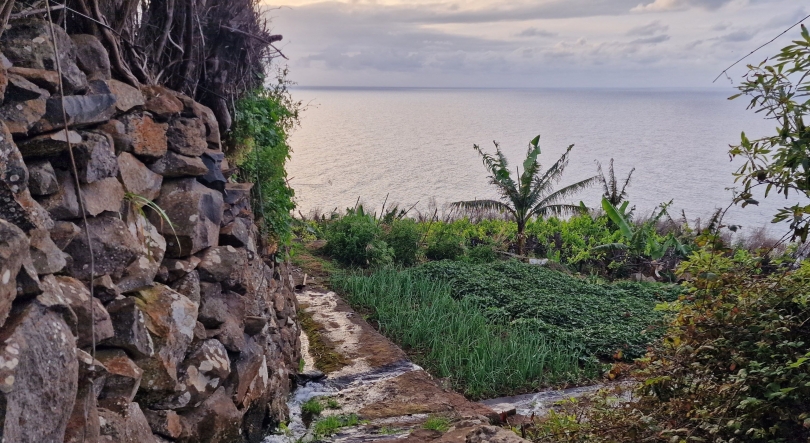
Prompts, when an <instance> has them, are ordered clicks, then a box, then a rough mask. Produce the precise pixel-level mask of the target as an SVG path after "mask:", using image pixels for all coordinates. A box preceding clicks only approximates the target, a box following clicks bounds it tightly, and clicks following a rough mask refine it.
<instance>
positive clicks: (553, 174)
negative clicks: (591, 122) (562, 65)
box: [452, 135, 599, 255]
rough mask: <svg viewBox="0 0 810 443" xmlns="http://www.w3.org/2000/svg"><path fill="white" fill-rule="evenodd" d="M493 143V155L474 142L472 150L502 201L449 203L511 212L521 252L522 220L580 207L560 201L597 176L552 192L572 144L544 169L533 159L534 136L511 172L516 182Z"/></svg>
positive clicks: (536, 149)
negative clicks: (481, 162)
mask: <svg viewBox="0 0 810 443" xmlns="http://www.w3.org/2000/svg"><path fill="white" fill-rule="evenodd" d="M494 143H495V156H492V155H490V154H487V153H486V152H484V151H483V150H482V149H481V147H479V146H478V145H473V149H475V151H476V152H478V154H479V155H480V156H481V158H482V160H483V162H484V166H485V167H486V168H487V171H489V173H490V174H491V175H490V176H489V182H490V183H491V184H492V185H494V186H495V187H496V188H498V192H499V193H500V194H501V200H502V201H498V200H472V201H460V202H455V203H453V204H452V206H453V207H456V208H463V209H484V210H491V209H496V210H499V211H502V212H507V213H509V214H511V215H512V217H514V219H515V222H516V223H517V252H518V254H520V255H523V249H524V245H525V244H526V235H525V233H524V231H525V230H526V223H527V222H528V221H529V220H531V219H532V218H534V217H546V216H548V215H565V214H571V213H574V212H578V211H581V210H582V207H581V206H578V205H571V204H566V203H563V202H564V201H565V199H567V198H568V197H570V196H572V195H574V194H576V193H577V192H579V191H581V190H583V189H585V188H587V187H589V186H591V185H593V184H595V183H596V182H597V180H598V179H599V178H598V177H596V176H594V177H591V178H587V179H585V180H582V181H580V182H577V183H574V184H572V185H569V186H566V187H564V188H562V189H560V190H558V191H555V190H554V185H555V184H556V183H557V182H559V181H560V178H561V177H562V173H563V171H564V170H565V167H566V166H568V156H569V154H570V152H571V149H573V148H574V145H571V146H569V147H568V149H566V151H565V153H564V154H563V155H562V157H560V159H559V160H557V162H556V163H554V164H553V165H552V166H551V167H550V168H549V169H548V170H546V171H542V169H541V166H540V163H539V162H538V160H537V157H538V156H539V155H540V146H539V143H540V136H539V135H538V136H537V137H535V138H534V139H533V140H532V141H531V142H530V143H529V147H528V148H527V150H526V159H525V160H523V172H522V173H521V172H520V168H518V169H517V170H516V171H515V172H516V177H517V181H515V178H513V176H512V173H511V171H510V170H509V163H508V162H507V161H506V157H505V156H504V155H503V152H502V151H501V147H500V145H499V144H498V143H497V142H494Z"/></svg>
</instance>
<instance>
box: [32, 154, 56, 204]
mask: <svg viewBox="0 0 810 443" xmlns="http://www.w3.org/2000/svg"><path fill="white" fill-rule="evenodd" d="M28 189H30V190H31V195H34V196H36V197H43V196H46V195H51V194H55V193H56V192H58V191H59V182H58V181H57V180H56V172H54V170H53V166H51V162H49V161H47V160H40V161H29V162H28Z"/></svg>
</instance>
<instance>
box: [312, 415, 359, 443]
mask: <svg viewBox="0 0 810 443" xmlns="http://www.w3.org/2000/svg"><path fill="white" fill-rule="evenodd" d="M360 424H362V422H361V421H360V418H359V417H357V415H355V414H349V415H332V416H329V417H324V418H322V419H320V420H318V421H316V422H315V424H314V425H312V435H313V436H314V437H315V440H320V439H322V438H324V437H329V436H330V435H335V434H336V433H337V432H338V431H339V430H340V429H342V428H348V427H351V426H357V425H360Z"/></svg>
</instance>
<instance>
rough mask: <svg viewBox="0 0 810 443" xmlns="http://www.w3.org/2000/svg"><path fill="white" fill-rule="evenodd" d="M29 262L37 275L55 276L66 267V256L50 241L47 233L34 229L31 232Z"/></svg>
mask: <svg viewBox="0 0 810 443" xmlns="http://www.w3.org/2000/svg"><path fill="white" fill-rule="evenodd" d="M30 236H31V248H30V251H31V260H32V262H33V264H34V268H36V270H37V274H39V275H45V274H56V273H57V272H59V271H61V270H62V269H64V267H65V265H67V254H65V253H64V252H62V250H61V249H59V247H58V246H57V245H56V243H54V242H53V240H51V235H50V233H49V232H48V231H45V230H42V229H36V230H33V231H31V233H30Z"/></svg>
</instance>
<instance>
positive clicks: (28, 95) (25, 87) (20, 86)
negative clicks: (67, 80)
mask: <svg viewBox="0 0 810 443" xmlns="http://www.w3.org/2000/svg"><path fill="white" fill-rule="evenodd" d="M12 69H14V68H12ZM26 71H27V72H39V73H46V72H47V73H50V72H49V71H42V70H37V69H29V70H26ZM53 74H54V77H56V78H57V80H58V78H59V76H57V75H55V73H53ZM50 96H51V93H50V92H48V91H47V90H46V89H43V88H41V87H39V86H38V85H37V84H35V83H34V82H32V81H30V80H29V79H28V78H26V77H25V76H23V75H17V74H12V73H9V76H8V86H6V95H5V102H6V103H11V102H14V103H17V102H25V101H28V100H36V99H40V98H45V99H47V98H50Z"/></svg>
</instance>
